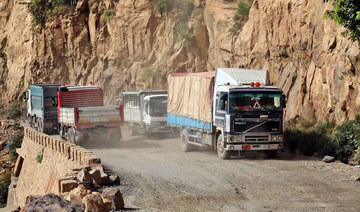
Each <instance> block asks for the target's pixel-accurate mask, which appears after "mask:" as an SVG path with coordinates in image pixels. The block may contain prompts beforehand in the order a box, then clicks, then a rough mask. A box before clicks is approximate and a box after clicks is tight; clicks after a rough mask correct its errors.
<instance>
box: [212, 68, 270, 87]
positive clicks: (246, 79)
mask: <svg viewBox="0 0 360 212" xmlns="http://www.w3.org/2000/svg"><path fill="white" fill-rule="evenodd" d="M252 82H254V83H256V82H260V85H262V86H264V85H268V84H269V77H268V73H267V71H266V70H255V69H238V68H217V69H216V75H215V85H250V84H251V83H252Z"/></svg>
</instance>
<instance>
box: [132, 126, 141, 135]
mask: <svg viewBox="0 0 360 212" xmlns="http://www.w3.org/2000/svg"><path fill="white" fill-rule="evenodd" d="M138 134H139V133H138V132H137V131H136V130H135V129H134V128H133V127H130V135H131V136H135V135H138Z"/></svg>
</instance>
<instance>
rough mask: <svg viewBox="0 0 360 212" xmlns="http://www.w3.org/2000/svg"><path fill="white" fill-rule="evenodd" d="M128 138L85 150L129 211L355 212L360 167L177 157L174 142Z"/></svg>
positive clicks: (204, 152)
mask: <svg viewBox="0 0 360 212" xmlns="http://www.w3.org/2000/svg"><path fill="white" fill-rule="evenodd" d="M127 131H128V130H126V128H123V134H124V135H123V137H124V139H123V140H122V141H119V142H116V143H115V144H112V145H99V144H96V145H95V144H86V145H84V146H85V147H86V148H88V149H91V150H92V151H94V152H95V153H96V154H97V155H98V156H99V157H100V158H101V159H102V162H103V163H104V165H105V166H106V168H108V169H109V170H108V171H109V172H113V173H116V174H118V175H119V176H120V178H121V183H122V185H121V186H120V189H121V192H122V193H123V196H124V199H125V205H126V207H127V209H128V210H141V211H360V182H359V181H355V180H353V178H354V177H355V176H359V175H360V168H356V167H352V166H348V165H345V164H342V163H340V162H334V163H324V162H322V161H321V159H317V158H309V157H299V156H294V155H289V154H285V153H281V154H278V156H277V157H276V158H275V159H259V157H260V156H261V155H256V154H252V155H246V156H243V157H240V158H235V159H230V160H225V161H224V160H220V159H218V157H217V155H216V153H215V152H213V151H210V150H209V149H206V148H202V149H200V150H199V151H196V152H189V153H184V152H181V149H180V140H179V139H178V138H166V139H162V138H158V139H146V138H145V137H143V136H134V137H132V136H130V135H128V133H127ZM258 156H259V157H258Z"/></svg>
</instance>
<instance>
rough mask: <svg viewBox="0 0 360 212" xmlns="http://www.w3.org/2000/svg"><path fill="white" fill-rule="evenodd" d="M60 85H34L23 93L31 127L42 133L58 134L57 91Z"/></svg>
mask: <svg viewBox="0 0 360 212" xmlns="http://www.w3.org/2000/svg"><path fill="white" fill-rule="evenodd" d="M59 86H60V84H33V85H30V86H29V88H28V90H27V92H24V93H23V100H24V101H25V102H27V119H28V123H29V125H30V126H31V127H32V128H34V129H36V130H37V131H39V132H42V133H54V132H57V127H58V119H57V107H56V104H55V101H56V99H57V89H58V87H59Z"/></svg>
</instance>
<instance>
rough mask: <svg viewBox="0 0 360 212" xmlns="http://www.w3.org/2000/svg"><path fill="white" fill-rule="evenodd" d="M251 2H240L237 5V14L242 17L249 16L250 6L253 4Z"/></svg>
mask: <svg viewBox="0 0 360 212" xmlns="http://www.w3.org/2000/svg"><path fill="white" fill-rule="evenodd" d="M253 2H254V1H253V0H249V1H246V0H240V1H239V3H238V9H237V12H238V14H239V15H242V16H249V13H250V8H251V5H252V4H253Z"/></svg>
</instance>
